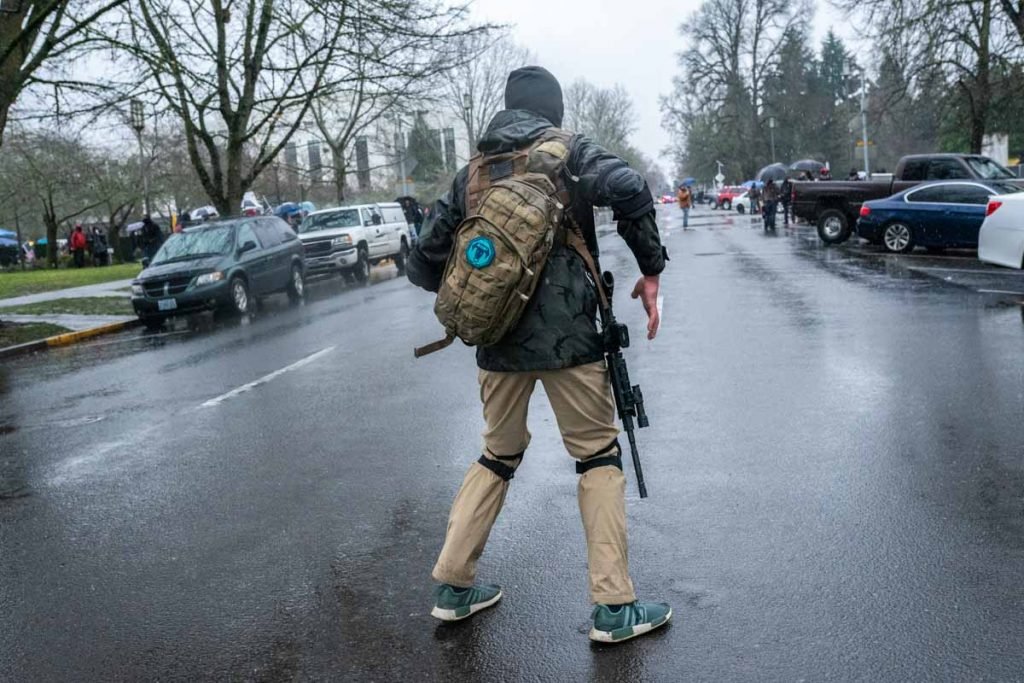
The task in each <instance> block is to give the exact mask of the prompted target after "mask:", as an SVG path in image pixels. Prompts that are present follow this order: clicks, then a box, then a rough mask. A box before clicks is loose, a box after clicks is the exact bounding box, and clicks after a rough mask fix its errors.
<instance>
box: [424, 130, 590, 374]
mask: <svg viewBox="0 0 1024 683" xmlns="http://www.w3.org/2000/svg"><path fill="white" fill-rule="evenodd" d="M571 139H572V133H570V132H568V131H565V130H561V129H558V128H551V129H549V130H547V131H545V133H544V134H543V135H541V137H540V138H539V139H537V140H535V141H534V142H533V143H531V144H530V145H529V146H527V147H525V148H523V149H520V150H516V151H514V152H508V153H503V154H491V155H482V154H478V155H476V156H474V157H473V158H472V159H471V160H470V162H469V177H468V182H467V186H466V207H465V216H466V218H465V219H464V220H463V221H462V222H461V223H460V224H459V225H458V227H456V229H455V237H454V243H453V244H452V251H451V254H449V256H448V262H447V264H446V266H445V271H444V278H443V280H442V281H441V288H440V289H439V290H438V293H437V302H436V303H435V304H434V313H435V314H436V315H437V318H438V320H440V321H441V324H442V325H444V329H445V332H446V336H445V338H444V339H443V340H440V341H437V342H434V343H432V344H428V345H426V346H423V347H420V348H418V349H416V352H415V353H416V357H417V358H418V357H420V356H425V355H427V354H428V353H433V352H434V351H438V350H440V349H443V348H445V347H446V346H448V345H449V344H451V343H452V341H453V340H454V339H455V337H458V338H459V339H461V340H462V341H464V342H466V343H467V344H469V345H472V346H490V345H492V344H495V343H497V342H498V341H500V340H501V338H502V337H504V336H505V335H506V334H507V333H508V332H509V331H510V330H511V329H512V328H513V327H515V325H516V323H518V322H519V318H520V317H521V316H522V314H523V311H524V310H525V309H526V304H527V302H529V300H530V297H531V296H532V295H533V292H534V290H535V289H536V288H537V283H538V282H539V281H540V276H541V273H542V272H543V270H544V265H545V264H546V263H547V259H548V255H549V254H550V253H551V248H552V246H553V245H554V244H555V240H556V237H557V233H558V231H560V230H563V229H564V228H563V226H562V219H563V216H564V212H565V210H566V208H567V206H568V199H569V195H568V192H567V191H566V189H565V182H564V179H563V178H562V173H563V170H564V168H565V163H566V159H567V158H568V156H569V143H570V140H571Z"/></svg>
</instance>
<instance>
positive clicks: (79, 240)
mask: <svg viewBox="0 0 1024 683" xmlns="http://www.w3.org/2000/svg"><path fill="white" fill-rule="evenodd" d="M68 246H69V247H70V248H71V255H72V256H73V257H74V260H75V268H81V267H82V266H84V265H85V246H86V239H85V233H84V232H82V224H81V223H79V224H78V225H76V226H75V231H74V232H73V233H71V241H70V243H69V244H68Z"/></svg>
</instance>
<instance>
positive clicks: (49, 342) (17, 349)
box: [0, 319, 142, 359]
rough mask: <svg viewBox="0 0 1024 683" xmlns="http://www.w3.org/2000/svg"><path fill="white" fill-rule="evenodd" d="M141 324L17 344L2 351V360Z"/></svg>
mask: <svg viewBox="0 0 1024 683" xmlns="http://www.w3.org/2000/svg"><path fill="white" fill-rule="evenodd" d="M141 324H142V321H141V320H138V319H135V320H124V321H121V322H117V323H108V324H106V325H99V326H98V327H91V328H89V329H87V330H77V331H75V332H65V333H64V334H58V335H55V336H53V337H46V338H45V339H36V340H35V341H30V342H25V343H24V344H17V345H15V346H8V347H6V348H2V349H0V359H2V358H13V357H14V356H20V355H22V354H26V353H34V352H36V351H45V350H47V349H49V348H53V347H58V346H70V345H72V344H77V343H79V342H82V341H85V340H86V339H92V338H93V337H99V336H100V335H104V334H112V333H114V332H120V331H121V330H126V329H128V328H130V327H137V326H138V325H141Z"/></svg>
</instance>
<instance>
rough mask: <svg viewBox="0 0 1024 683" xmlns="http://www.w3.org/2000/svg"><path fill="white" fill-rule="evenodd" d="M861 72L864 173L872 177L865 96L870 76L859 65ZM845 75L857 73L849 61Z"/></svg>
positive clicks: (845, 68) (861, 131)
mask: <svg viewBox="0 0 1024 683" xmlns="http://www.w3.org/2000/svg"><path fill="white" fill-rule="evenodd" d="M858 71H859V72H860V134H861V138H860V141H861V144H862V145H863V146H864V175H865V176H867V179H868V180H870V179H871V160H870V155H869V154H868V110H867V106H866V104H865V98H866V97H867V92H868V78H867V75H866V74H865V72H864V69H862V68H860V67H858ZM843 75H844V76H846V77H847V78H852V77H853V76H855V75H856V73H855V72H854V70H853V67H852V66H851V65H850V63H849V62H847V63H846V65H845V66H844V67H843Z"/></svg>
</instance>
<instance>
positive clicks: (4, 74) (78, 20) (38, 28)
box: [0, 0, 127, 144]
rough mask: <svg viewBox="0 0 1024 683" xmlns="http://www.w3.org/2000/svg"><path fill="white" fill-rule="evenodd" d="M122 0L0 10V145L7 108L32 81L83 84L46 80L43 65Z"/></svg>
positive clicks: (33, 0) (75, 0)
mask: <svg viewBox="0 0 1024 683" xmlns="http://www.w3.org/2000/svg"><path fill="white" fill-rule="evenodd" d="M125 2H127V0H21V1H20V2H16V3H13V4H11V5H10V7H13V11H12V10H11V9H8V8H7V7H5V8H4V9H0V144H2V143H3V135H4V130H5V129H6V127H7V120H8V116H9V114H10V110H11V107H12V106H13V105H14V102H15V100H17V99H18V96H19V95H20V94H21V93H22V91H23V90H24V89H25V88H26V87H28V86H30V85H32V84H33V83H36V84H47V85H52V86H54V87H55V88H57V89H58V90H59V89H60V88H62V87H66V88H76V87H85V86H86V85H87V84H85V83H81V82H77V81H74V80H68V79H63V78H48V77H47V76H46V75H45V71H46V68H45V67H47V66H48V65H51V64H54V63H56V62H57V61H58V60H62V59H63V60H66V59H67V58H68V56H69V54H71V53H73V52H74V51H75V50H76V49H77V48H79V47H81V46H82V45H83V44H84V43H85V42H87V41H88V37H87V36H86V34H85V33H86V29H88V28H89V27H90V26H91V25H92V24H93V23H94V22H96V21H97V20H99V19H100V18H101V17H103V16H104V15H106V14H107V13H108V12H110V11H111V10H113V9H115V8H117V7H119V6H120V5H123V4H125Z"/></svg>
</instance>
